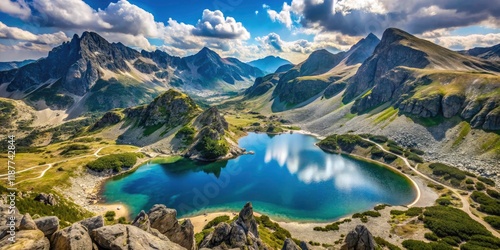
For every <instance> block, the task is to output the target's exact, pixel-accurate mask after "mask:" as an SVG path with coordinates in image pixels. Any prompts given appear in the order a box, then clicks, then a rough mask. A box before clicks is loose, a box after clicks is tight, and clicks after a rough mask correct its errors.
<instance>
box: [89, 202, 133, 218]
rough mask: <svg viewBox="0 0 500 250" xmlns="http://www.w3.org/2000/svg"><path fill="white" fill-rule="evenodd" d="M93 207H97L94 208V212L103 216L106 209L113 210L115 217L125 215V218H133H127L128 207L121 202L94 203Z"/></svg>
mask: <svg viewBox="0 0 500 250" xmlns="http://www.w3.org/2000/svg"><path fill="white" fill-rule="evenodd" d="M94 207H97V209H94V212H96V213H97V214H100V215H103V216H104V214H105V213H106V212H107V211H114V212H115V213H116V215H115V219H118V218H120V217H125V218H127V220H130V219H133V218H128V217H129V214H130V212H129V209H128V207H127V206H126V205H124V204H122V203H115V204H95V205H94ZM99 208H100V209H99Z"/></svg>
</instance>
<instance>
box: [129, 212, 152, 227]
mask: <svg viewBox="0 0 500 250" xmlns="http://www.w3.org/2000/svg"><path fill="white" fill-rule="evenodd" d="M132 226H136V227H138V228H140V229H142V230H144V231H146V232H149V231H150V226H151V224H150V222H149V217H148V215H147V214H146V212H144V210H142V211H141V212H140V213H139V214H138V215H137V217H135V219H134V221H133V222H132Z"/></svg>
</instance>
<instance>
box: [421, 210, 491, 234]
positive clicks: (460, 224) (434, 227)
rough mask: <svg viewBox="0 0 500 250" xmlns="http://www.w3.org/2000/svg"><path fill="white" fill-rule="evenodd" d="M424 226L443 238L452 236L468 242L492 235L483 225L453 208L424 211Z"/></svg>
mask: <svg viewBox="0 0 500 250" xmlns="http://www.w3.org/2000/svg"><path fill="white" fill-rule="evenodd" d="M424 225H425V226H426V227H427V228H429V229H430V230H431V231H432V232H433V233H435V234H436V235H437V236H438V237H441V238H445V237H448V236H450V237H458V238H459V239H460V240H462V241H467V240H469V239H471V237H472V236H474V235H483V236H488V237H491V233H490V232H489V231H488V230H487V229H486V228H485V227H484V226H483V225H481V224H479V223H478V222H477V221H475V220H473V219H472V218H470V217H469V216H468V215H467V214H466V213H465V212H463V211H462V210H459V209H456V208H452V207H443V206H433V207H427V208H426V209H425V211H424Z"/></svg>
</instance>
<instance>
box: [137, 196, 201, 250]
mask: <svg viewBox="0 0 500 250" xmlns="http://www.w3.org/2000/svg"><path fill="white" fill-rule="evenodd" d="M146 217H148V218H149V227H150V228H153V229H156V230H158V231H159V232H160V233H161V234H163V235H165V236H167V237H168V239H170V240H171V241H172V242H174V243H177V244H179V245H180V246H182V247H184V248H186V249H188V250H194V249H195V248H196V244H195V239H194V226H193V224H191V221H190V220H189V219H188V220H184V222H183V223H182V224H180V223H179V221H178V220H177V211H176V210H175V209H170V208H167V207H166V206H165V205H158V204H157V205H154V206H153V207H152V208H151V209H150V210H149V211H148V213H147V215H146V214H145V213H144V214H142V213H141V214H139V216H138V217H137V218H136V220H134V223H135V224H139V223H140V222H139V221H140V220H141V218H143V219H145V218H146ZM146 223H147V222H145V223H143V225H144V224H146Z"/></svg>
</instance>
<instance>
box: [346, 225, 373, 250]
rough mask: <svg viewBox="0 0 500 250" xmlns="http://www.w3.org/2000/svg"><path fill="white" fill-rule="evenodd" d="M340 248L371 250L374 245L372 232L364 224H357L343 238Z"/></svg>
mask: <svg viewBox="0 0 500 250" xmlns="http://www.w3.org/2000/svg"><path fill="white" fill-rule="evenodd" d="M344 242H345V244H344V245H343V246H342V248H341V249H342V250H373V249H375V247H376V245H377V244H376V243H375V240H374V239H373V236H372V234H371V233H370V231H368V228H366V227H365V226H364V225H357V226H356V228H355V229H354V230H352V231H350V232H349V233H348V234H347V236H346V237H345V240H344Z"/></svg>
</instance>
